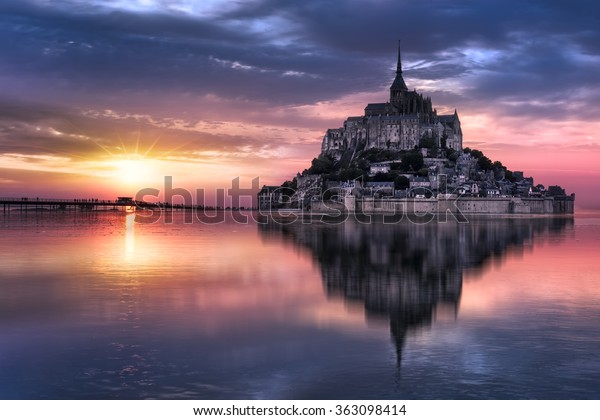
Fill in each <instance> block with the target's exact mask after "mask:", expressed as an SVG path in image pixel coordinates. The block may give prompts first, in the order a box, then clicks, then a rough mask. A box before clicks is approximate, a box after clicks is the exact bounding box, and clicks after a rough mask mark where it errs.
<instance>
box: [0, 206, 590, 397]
mask: <svg viewBox="0 0 600 420" xmlns="http://www.w3.org/2000/svg"><path fill="white" fill-rule="evenodd" d="M131 217H132V216H126V215H125V214H123V213H118V214H114V213H88V214H86V213H63V214H55V213H44V214H35V213H29V214H25V215H23V214H19V213H14V212H13V213H11V214H10V215H4V216H3V215H0V239H1V243H0V291H1V292H0V398H3V399H29V398H36V399H38V398H40V399H47V398H50V399H79V398H102V399H114V398H123V399H138V398H199V399H205V398H210V399H227V398H235V399H253V398H261V399H288V398H292V399H304V398H311V399H312V398H336V399H344V398H352V399H362V398H380V399H392V398H394V399H423V398H425V399H438V398H444V399H448V398H461V399H462V398H497V399H507V398H508V399H515V398H535V399H558V398H560V399H562V398H566V399H571V398H577V399H579V398H593V399H599V398H600V354H599V353H600V274H599V269H600V258H599V254H598V251H599V250H600V216H595V215H587V216H585V215H584V216H577V217H576V218H575V219H574V220H573V219H570V220H563V219H533V220H520V219H506V220H495V221H490V220H479V221H472V222H471V223H469V224H464V225H463V224H461V225H459V224H455V223H446V224H428V225H414V224H409V223H400V224H396V225H383V224H381V223H376V224H373V225H364V224H360V223H352V222H346V223H344V224H339V225H326V224H294V225H288V226H282V225H277V224H268V225H257V224H249V225H240V224H235V223H233V222H232V221H227V222H225V223H222V224H218V225H206V224H200V223H195V224H192V225H186V224H183V223H182V221H181V214H179V215H176V216H175V220H174V222H173V223H172V224H165V223H155V224H137V223H133V219H132V218H131Z"/></svg>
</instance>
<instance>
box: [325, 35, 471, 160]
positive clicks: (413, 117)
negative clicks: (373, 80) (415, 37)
mask: <svg viewBox="0 0 600 420" xmlns="http://www.w3.org/2000/svg"><path fill="white" fill-rule="evenodd" d="M422 138H423V139H425V138H427V139H433V140H434V141H435V142H436V144H437V146H438V147H448V148H452V149H455V150H461V149H462V130H461V128H460V120H459V118H458V113H457V112H456V110H455V111H454V114H450V115H438V114H437V111H436V109H435V108H433V106H432V103H431V98H429V97H424V96H423V95H422V94H420V93H418V92H417V91H416V90H413V91H410V90H408V88H407V86H406V83H405V82H404V78H403V76H402V61H401V55H400V46H398V64H397V67H396V77H395V79H394V81H393V83H392V85H391V86H390V98H389V101H388V102H383V103H373V104H368V105H367V106H366V107H365V112H364V115H362V116H359V117H349V118H348V119H346V121H344V126H343V127H341V128H334V129H329V130H327V132H326V133H325V136H324V137H323V143H322V146H321V152H322V153H323V154H328V155H330V156H332V157H334V158H336V159H339V158H341V156H342V155H343V153H344V152H345V151H346V150H356V149H362V148H367V149H369V148H378V149H392V150H408V149H413V148H415V147H416V146H418V145H419V141H420V140H421V139H422Z"/></svg>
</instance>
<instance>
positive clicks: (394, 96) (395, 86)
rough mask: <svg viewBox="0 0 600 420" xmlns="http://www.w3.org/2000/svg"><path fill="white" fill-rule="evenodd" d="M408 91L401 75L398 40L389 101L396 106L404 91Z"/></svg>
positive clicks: (401, 100) (398, 105) (398, 104)
mask: <svg viewBox="0 0 600 420" xmlns="http://www.w3.org/2000/svg"><path fill="white" fill-rule="evenodd" d="M407 91H408V88H407V87H406V83H405V82H404V78H403V77H402V56H401V52H400V41H398V64H397V66H396V78H395V79H394V82H393V83H392V86H390V103H391V104H392V105H394V106H396V107H397V108H400V104H401V103H402V102H403V99H404V96H405V93H406V92H407Z"/></svg>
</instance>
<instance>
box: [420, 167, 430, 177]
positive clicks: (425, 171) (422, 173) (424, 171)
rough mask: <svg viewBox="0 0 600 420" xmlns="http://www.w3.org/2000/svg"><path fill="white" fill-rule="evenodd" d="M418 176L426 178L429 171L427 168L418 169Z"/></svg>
mask: <svg viewBox="0 0 600 420" xmlns="http://www.w3.org/2000/svg"><path fill="white" fill-rule="evenodd" d="M418 173H419V176H427V175H428V174H429V169H427V168H421V169H419V172H418Z"/></svg>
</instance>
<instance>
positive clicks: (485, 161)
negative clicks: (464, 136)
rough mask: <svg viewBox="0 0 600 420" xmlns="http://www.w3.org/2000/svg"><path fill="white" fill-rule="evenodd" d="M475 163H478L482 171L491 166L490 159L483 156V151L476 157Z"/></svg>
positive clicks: (488, 169) (490, 168)
mask: <svg viewBox="0 0 600 420" xmlns="http://www.w3.org/2000/svg"><path fill="white" fill-rule="evenodd" d="M471 155H472V154H471ZM477 165H479V168H481V170H483V171H490V170H492V168H493V164H492V161H491V160H490V159H489V158H488V157H486V156H484V155H483V153H482V154H481V156H480V157H479V158H478V159H477Z"/></svg>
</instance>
